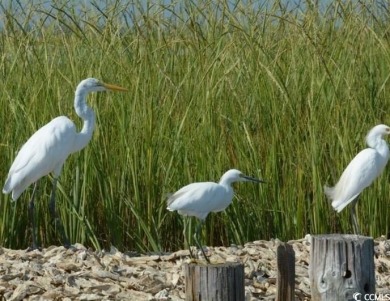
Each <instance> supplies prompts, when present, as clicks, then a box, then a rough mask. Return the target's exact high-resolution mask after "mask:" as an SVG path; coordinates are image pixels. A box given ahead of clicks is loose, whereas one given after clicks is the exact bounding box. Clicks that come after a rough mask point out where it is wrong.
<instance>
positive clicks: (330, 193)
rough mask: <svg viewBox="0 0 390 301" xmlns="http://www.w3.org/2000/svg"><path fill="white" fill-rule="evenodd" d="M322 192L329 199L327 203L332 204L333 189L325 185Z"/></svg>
mask: <svg viewBox="0 0 390 301" xmlns="http://www.w3.org/2000/svg"><path fill="white" fill-rule="evenodd" d="M324 192H325V195H326V196H327V198H328V199H329V202H332V201H333V198H334V187H328V186H326V185H325V186H324Z"/></svg>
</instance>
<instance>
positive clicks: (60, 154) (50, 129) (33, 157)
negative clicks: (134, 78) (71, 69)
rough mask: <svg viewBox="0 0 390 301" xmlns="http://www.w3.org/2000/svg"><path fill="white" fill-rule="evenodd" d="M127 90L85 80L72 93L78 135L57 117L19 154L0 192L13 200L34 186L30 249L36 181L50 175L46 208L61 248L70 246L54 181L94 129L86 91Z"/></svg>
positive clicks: (70, 122)
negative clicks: (79, 121) (80, 122)
mask: <svg viewBox="0 0 390 301" xmlns="http://www.w3.org/2000/svg"><path fill="white" fill-rule="evenodd" d="M109 90H112V91H127V89H125V88H122V87H119V86H115V85H111V84H105V83H103V82H101V81H99V80H97V79H95V78H87V79H85V80H83V81H81V82H80V83H79V85H78V86H77V88H76V92H75V99H74V108H75V110H76V113H77V115H78V116H79V117H81V118H82V119H83V120H84V124H83V128H82V130H81V132H79V133H78V132H77V129H76V126H75V124H74V123H73V121H71V120H70V119H69V118H68V117H65V116H59V117H57V118H55V119H53V120H52V121H50V122H49V123H48V124H46V125H45V126H43V127H41V128H40V129H39V130H38V131H36V132H35V133H34V134H33V135H32V136H31V137H30V139H28V140H27V142H26V143H25V144H24V145H23V146H22V148H21V149H20V151H19V152H18V154H17V156H16V158H15V160H14V162H13V163H12V166H11V168H10V171H9V173H8V178H7V180H6V182H5V185H4V188H3V193H5V194H8V193H11V192H12V199H13V200H14V201H16V200H17V199H18V198H19V196H20V195H21V194H22V193H23V191H24V190H25V189H26V188H27V187H28V186H30V185H31V184H32V183H35V186H34V191H33V193H32V196H31V199H30V203H29V216H30V222H31V224H32V239H33V245H32V248H33V249H36V248H38V244H37V239H36V232H35V231H36V229H35V222H34V195H35V189H36V182H37V181H38V180H39V179H40V178H42V177H43V176H46V175H48V174H49V173H51V172H52V173H53V188H52V192H51V195H50V203H49V209H50V214H51V216H52V218H53V220H54V223H55V226H56V227H58V229H59V231H60V232H61V235H62V238H63V242H64V246H66V247H69V246H70V243H69V239H68V238H67V236H66V234H65V231H64V228H63V226H62V224H61V221H60V219H59V217H58V216H57V214H56V210H55V191H56V187H57V179H58V177H59V175H60V173H61V170H62V166H63V165H64V162H65V160H66V158H67V157H68V156H69V155H70V154H72V153H74V152H77V151H79V150H81V149H83V148H84V147H85V146H86V145H87V144H88V142H89V141H90V140H91V138H92V133H93V130H94V128H95V113H94V111H93V110H92V109H91V108H90V107H89V106H88V105H87V103H86V96H87V94H88V93H89V92H94V91H95V92H101V91H109Z"/></svg>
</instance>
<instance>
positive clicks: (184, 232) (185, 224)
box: [183, 218, 194, 258]
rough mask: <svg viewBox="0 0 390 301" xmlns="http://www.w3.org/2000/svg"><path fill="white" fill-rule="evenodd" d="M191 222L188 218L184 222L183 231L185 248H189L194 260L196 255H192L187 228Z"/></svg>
mask: <svg viewBox="0 0 390 301" xmlns="http://www.w3.org/2000/svg"><path fill="white" fill-rule="evenodd" d="M189 222H190V219H189V218H186V219H185V220H184V230H183V236H184V247H185V248H188V250H189V251H190V257H191V258H194V254H192V250H191V244H190V243H189V241H188V239H187V226H188V223H189Z"/></svg>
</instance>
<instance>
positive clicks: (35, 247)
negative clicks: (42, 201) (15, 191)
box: [28, 182, 39, 251]
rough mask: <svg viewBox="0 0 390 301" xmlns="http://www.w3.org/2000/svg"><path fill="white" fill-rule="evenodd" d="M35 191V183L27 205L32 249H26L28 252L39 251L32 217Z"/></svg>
mask: <svg viewBox="0 0 390 301" xmlns="http://www.w3.org/2000/svg"><path fill="white" fill-rule="evenodd" d="M36 189H37V182H35V183H34V189H33V193H32V195H31V199H30V202H29V204H28V215H29V218H30V223H31V228H32V241H33V243H32V247H30V248H28V250H29V251H31V250H36V249H39V247H38V243H37V236H36V232H37V229H36V225H35V217H34V207H35V204H34V198H35V191H36Z"/></svg>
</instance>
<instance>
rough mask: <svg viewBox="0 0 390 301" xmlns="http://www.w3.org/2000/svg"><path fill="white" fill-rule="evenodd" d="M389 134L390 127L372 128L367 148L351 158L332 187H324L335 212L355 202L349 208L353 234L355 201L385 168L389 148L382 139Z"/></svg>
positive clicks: (367, 137) (356, 229)
mask: <svg viewBox="0 0 390 301" xmlns="http://www.w3.org/2000/svg"><path fill="white" fill-rule="evenodd" d="M389 134H390V127H388V126H387V125H384V124H380V125H377V126H375V127H373V128H372V129H371V130H370V131H369V133H368V134H367V136H366V143H367V145H368V146H369V148H366V149H364V150H362V151H361V152H360V153H358V154H357V155H356V157H355V158H353V160H352V161H351V162H350V163H349V165H348V166H347V168H346V169H345V170H344V172H343V174H342V175H341V177H340V179H339V181H338V182H337V184H336V185H335V186H334V187H327V186H325V187H324V191H325V194H326V195H327V197H328V198H329V199H330V200H331V201H332V206H333V208H334V209H335V210H336V211H337V212H340V211H341V210H343V209H344V207H345V206H347V205H348V204H349V203H351V202H353V201H354V200H355V202H354V203H353V206H352V207H353V208H351V210H352V211H351V213H352V218H353V221H354V227H355V232H359V231H358V226H357V222H355V221H356V217H355V212H354V210H355V209H354V207H355V205H356V199H357V197H358V196H359V194H360V193H361V192H362V191H363V189H364V188H366V187H368V186H369V185H371V183H372V182H373V181H374V180H375V179H376V178H377V177H378V176H379V175H380V174H381V173H382V171H383V169H384V168H385V166H386V164H387V161H388V160H389V147H388V145H387V143H386V141H385V140H384V139H383V138H384V136H385V135H389Z"/></svg>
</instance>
